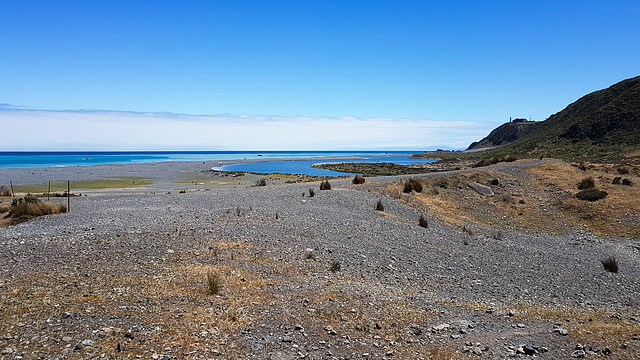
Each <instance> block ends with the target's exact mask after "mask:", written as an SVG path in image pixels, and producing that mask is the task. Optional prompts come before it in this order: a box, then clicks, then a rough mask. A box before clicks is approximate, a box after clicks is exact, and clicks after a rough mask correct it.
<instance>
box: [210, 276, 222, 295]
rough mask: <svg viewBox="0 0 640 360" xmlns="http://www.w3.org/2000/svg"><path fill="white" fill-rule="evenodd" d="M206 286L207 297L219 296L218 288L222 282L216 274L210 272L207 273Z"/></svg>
mask: <svg viewBox="0 0 640 360" xmlns="http://www.w3.org/2000/svg"><path fill="white" fill-rule="evenodd" d="M206 285H207V293H208V294H209V295H218V294H220V288H221V287H222V280H221V279H220V276H218V274H217V273H215V272H212V271H210V272H208V273H207V279H206Z"/></svg>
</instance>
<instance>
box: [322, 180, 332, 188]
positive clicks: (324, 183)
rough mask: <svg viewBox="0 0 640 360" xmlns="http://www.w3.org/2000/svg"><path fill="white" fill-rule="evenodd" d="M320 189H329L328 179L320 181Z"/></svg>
mask: <svg viewBox="0 0 640 360" xmlns="http://www.w3.org/2000/svg"><path fill="white" fill-rule="evenodd" d="M320 190H331V184H330V183H329V180H325V181H323V182H321V183H320Z"/></svg>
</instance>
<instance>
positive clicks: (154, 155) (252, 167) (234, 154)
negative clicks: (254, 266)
mask: <svg viewBox="0 0 640 360" xmlns="http://www.w3.org/2000/svg"><path fill="white" fill-rule="evenodd" d="M416 152H418V151H416ZM406 153H407V152H406V151H182V152H174V151H130V152H125V151H89V152H87V151H83V152H80V151H74V152H71V151H69V152H59V151H54V152H45V151H40V152H0V169H9V168H43V167H66V166H87V165H104V164H141V163H154V162H167V161H207V160H236V159H265V160H278V159H296V158H313V159H314V160H313V161H312V163H318V162H322V159H324V158H330V157H335V156H349V157H350V156H357V157H358V158H359V160H357V161H385V162H400V161H405V162H406V161H409V162H410V163H415V162H426V161H425V160H424V159H421V160H413V159H412V160H409V159H408V157H407V156H403V157H398V155H399V154H406ZM380 155H388V156H385V157H382V158H379V157H378V156H380ZM344 161H352V160H341V161H340V162H344ZM295 163H297V164H296V166H294V164H295ZM236 166H237V167H236ZM300 166H303V167H304V168H310V165H308V164H306V163H305V164H302V163H301V162H299V161H293V162H292V161H287V162H283V161H269V162H258V163H250V164H236V165H229V166H228V167H224V170H241V171H255V172H266V173H272V172H292V171H295V169H300V168H301V167H300ZM294 168H295V169H294ZM298 173H304V172H298ZM310 175H311V174H310Z"/></svg>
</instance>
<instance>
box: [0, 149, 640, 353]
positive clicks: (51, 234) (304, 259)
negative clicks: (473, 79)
mask: <svg viewBox="0 0 640 360" xmlns="http://www.w3.org/2000/svg"><path fill="white" fill-rule="evenodd" d="M199 165H200V164H198V166H199ZM204 165H205V166H206V164H204ZM530 165H531V164H530V163H522V162H517V163H513V164H509V165H505V166H508V168H496V169H499V170H500V171H502V172H504V173H508V172H510V173H511V174H513V176H518V174H520V173H522V172H523V171H522V170H523V169H524V168H525V167H526V166H530ZM155 166H157V167H155V168H152V167H137V170H135V171H134V170H132V169H133V168H128V167H126V166H125V167H122V169H127V170H121V171H119V172H118V171H116V172H114V171H113V167H104V168H99V167H91V168H74V169H73V171H76V172H78V174H77V176H79V177H81V176H98V175H99V176H124V175H129V174H130V173H136V174H135V176H145V177H154V178H156V179H158V181H156V182H155V183H154V184H152V185H145V186H142V187H135V188H129V189H107V190H90V191H82V193H83V194H85V195H86V196H82V197H78V198H71V208H70V212H68V213H66V214H61V215H54V216H47V217H42V218H37V219H33V220H31V221H29V222H26V223H22V224H19V225H15V226H10V227H6V228H2V229H0V304H1V307H0V351H1V354H0V357H2V358H3V359H20V358H22V359H39V358H40V359H56V358H57V359H85V358H100V357H109V358H144V359H149V358H150V359H174V358H193V359H211V358H213V359H216V358H221V359H239V358H260V359H269V358H270V359H294V358H308V359H360V358H377V359H383V358H386V359H394V358H395V359H420V358H423V359H430V358H433V359H450V358H474V357H482V358H492V359H493V358H510V357H516V358H534V357H535V358H538V359H566V358H600V357H602V358H611V359H631V358H640V251H639V249H638V241H637V239H635V238H631V237H615V238H611V237H598V236H595V235H593V234H592V233H591V232H590V231H589V230H588V229H585V228H582V227H577V228H572V229H571V230H569V231H564V232H562V233H558V234H550V233H548V232H544V231H514V230H508V229H499V230H500V232H499V236H498V235H496V234H497V233H496V232H495V231H494V230H496V229H491V228H486V229H485V230H486V231H479V230H477V229H479V228H480V227H478V228H474V231H469V229H466V228H460V227H459V226H452V225H451V224H449V223H447V221H446V219H443V218H442V217H441V216H440V215H438V214H437V213H431V212H429V208H428V207H423V206H412V202H411V201H409V200H408V199H404V198H402V197H398V196H395V195H394V194H392V192H390V191H388V189H389V186H390V185H389V184H393V183H396V182H398V183H401V181H402V180H403V179H404V178H403V177H397V178H367V182H366V184H364V185H353V184H351V181H350V179H342V180H333V181H331V185H332V190H323V191H321V190H319V182H309V183H286V181H284V180H278V181H267V185H266V186H252V185H253V184H254V181H255V179H253V178H250V179H249V178H248V179H245V180H239V181H237V182H234V181H227V182H226V183H225V182H221V183H225V184H227V185H220V184H218V185H208V184H206V183H204V182H198V181H192V182H189V181H184V179H185V175H184V172H187V173H189V174H188V175H187V179H189V177H190V176H191V177H193V176H196V175H194V174H196V173H197V171H199V167H198V166H196V164H186V165H185V164H180V165H176V166H177V167H175V168H172V167H171V166H169V165H155ZM160 167H161V168H162V171H155V170H154V171H152V170H149V169H159V168H160ZM202 168H203V169H206V168H207V167H202ZM108 170H109V171H108ZM67 171H70V170H67ZM94 174H98V175H94ZM105 174H107V175H105ZM141 174H142V175H141ZM181 174H182V175H181ZM456 174H458V173H455V174H454V173H452V174H451V175H449V176H453V175H456ZM35 175H36V174H35V171H34V174H32V176H34V177H36V176H35ZM67 175H68V174H67ZM10 176H12V177H14V178H16V177H19V176H18V174H16V173H11V174H10ZM22 176H24V177H25V178H28V177H29V174H23V175H22ZM198 176H200V175H198ZM208 176H213V175H211V174H208ZM413 176H414V177H416V176H418V177H420V178H421V179H422V181H423V182H425V183H427V182H428V181H430V177H432V176H443V174H438V175H433V174H432V175H422V176H419V175H413ZM444 176H448V175H447V174H444ZM36 178H37V177H36ZM461 179H462V178H461ZM24 181H26V180H24ZM24 181H23V182H24ZM176 181H182V182H179V183H178V182H176ZM522 186H524V185H522ZM310 188H312V189H313V190H314V191H313V192H314V196H313V197H311V196H310V193H309V189H310ZM376 189H378V190H379V189H387V190H384V191H378V190H376ZM385 191H386V192H385ZM526 191H527V189H526V188H523V192H526ZM465 196H467V197H470V196H471V195H465ZM474 196H475V195H474ZM58 200H60V199H58ZM378 200H381V202H382V203H383V204H384V211H382V212H381V211H376V210H375V206H376V203H377V202H378ZM60 201H66V199H62V200H60ZM525 213H526V212H525ZM526 214H528V213H526ZM420 215H424V216H426V218H427V220H428V222H429V226H428V228H423V227H421V226H418V218H419V217H420ZM486 216H491V215H490V214H488V215H486ZM505 221H506V220H505ZM445 223H446V224H445ZM479 226H480V225H479ZM609 257H615V259H616V262H617V264H618V265H619V271H618V272H617V273H613V272H607V271H605V269H604V268H603V266H602V264H601V262H600V261H601V260H603V259H606V258H609Z"/></svg>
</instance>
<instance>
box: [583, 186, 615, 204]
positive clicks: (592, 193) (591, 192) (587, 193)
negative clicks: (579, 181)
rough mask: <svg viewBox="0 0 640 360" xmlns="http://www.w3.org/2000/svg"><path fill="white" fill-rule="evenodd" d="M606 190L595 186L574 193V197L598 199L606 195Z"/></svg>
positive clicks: (587, 199) (589, 199) (588, 199)
mask: <svg viewBox="0 0 640 360" xmlns="http://www.w3.org/2000/svg"><path fill="white" fill-rule="evenodd" d="M607 195H609V194H607V192H606V191H602V190H598V189H596V188H587V189H584V190H582V191H580V192H579V193H577V194H576V197H577V198H578V199H580V200H584V201H592V202H593V201H598V200H600V199H604V198H605V197H607Z"/></svg>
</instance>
